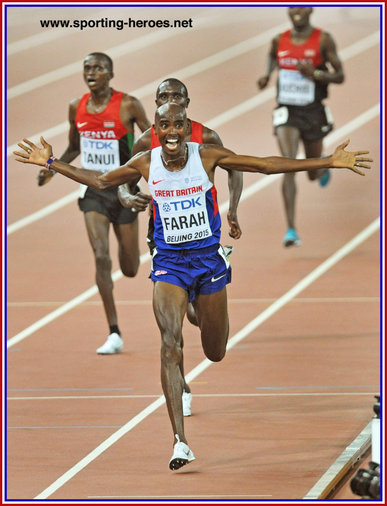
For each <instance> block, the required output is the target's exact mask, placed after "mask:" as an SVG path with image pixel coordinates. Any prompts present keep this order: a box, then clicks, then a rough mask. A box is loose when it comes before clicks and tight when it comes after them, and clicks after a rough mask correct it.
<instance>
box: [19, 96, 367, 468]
mask: <svg viewBox="0 0 387 506" xmlns="http://www.w3.org/2000/svg"><path fill="white" fill-rule="evenodd" d="M155 127H156V133H157V135H158V137H159V140H160V144H161V151H159V153H158V154H159V159H157V158H156V160H153V161H152V156H153V154H152V151H150V150H149V151H145V152H141V153H139V154H138V155H136V156H134V157H133V158H132V159H131V160H129V162H127V164H125V165H124V166H122V167H120V168H118V169H116V170H113V171H110V172H108V173H107V174H103V175H101V174H100V173H99V172H98V171H91V170H85V169H79V168H77V167H73V166H71V165H69V164H67V163H63V162H61V161H57V160H56V159H55V157H53V156H52V147H51V146H50V145H49V144H47V143H46V141H45V140H44V139H43V138H41V142H42V145H43V148H42V149H39V148H38V147H37V146H36V145H35V144H34V143H32V142H31V141H29V140H27V139H24V144H23V143H19V146H20V148H21V149H22V151H17V152H15V154H16V156H17V158H16V160H17V161H19V162H23V163H32V164H36V165H41V166H44V165H46V166H51V167H52V168H53V169H55V170H56V171H57V172H59V173H61V174H63V175H64V176H67V177H69V178H71V179H74V180H75V181H78V182H80V183H84V184H87V185H88V186H92V187H94V188H97V189H106V188H110V187H112V186H117V185H120V184H123V183H125V182H131V183H132V182H138V180H139V179H140V178H141V177H143V178H144V179H145V180H146V181H148V184H149V186H150V188H151V191H152V192H153V198H154V200H156V202H157V205H158V208H159V210H160V208H161V207H163V208H164V210H163V214H161V213H160V218H159V219H160V223H161V224H162V225H163V227H165V228H163V230H162V231H161V230H160V233H159V234H158V235H157V236H155V242H156V250H157V252H155V253H154V256H153V271H152V279H154V281H155V283H154V288H153V311H154V315H155V318H156V321H157V324H158V326H159V329H160V333H161V384H162V388H163V392H164V395H165V399H166V404H167V409H168V414H169V418H170V421H171V425H172V431H173V435H174V439H173V455H172V458H171V459H170V461H169V467H170V469H172V470H174V469H179V468H180V467H181V466H183V465H185V464H187V463H189V462H192V461H193V460H194V459H195V457H194V455H193V452H192V450H191V449H190V447H189V446H188V442H187V439H186V437H185V432H184V417H183V411H182V392H183V385H184V380H183V377H182V374H181V370H180V367H179V364H180V362H181V359H182V349H181V339H182V325H183V320H184V315H185V313H186V311H187V305H188V301H189V300H191V299H192V300H193V304H194V307H195V312H196V315H197V317H198V322H199V327H200V334H201V341H202V347H203V351H204V353H205V355H206V357H207V358H208V359H209V360H212V361H213V362H219V361H220V360H222V358H223V357H224V355H225V353H226V345H227V339H228V334H229V322H228V311H227V292H226V286H225V285H226V284H227V283H228V282H229V278H230V269H229V266H227V263H226V261H225V259H224V258H223V256H222V250H221V248H220V246H219V243H217V242H216V241H217V240H218V237H219V236H218V234H219V228H218V225H217V222H216V220H217V218H216V214H219V213H218V212H216V211H215V207H213V210H214V213H215V221H214V217H213V216H211V212H209V209H211V206H210V207H208V205H207V204H208V200H207V196H208V195H209V193H213V192H214V187H213V186H211V185H213V183H214V176H215V168H216V167H217V166H220V167H222V168H223V167H224V168H227V169H229V170H239V171H241V170H242V171H249V172H259V173H263V174H278V173H291V172H299V171H309V170H315V169H320V168H322V169H324V168H328V167H331V168H338V169H339V168H349V169H351V170H352V171H354V172H356V173H358V174H360V175H364V173H363V172H362V171H361V170H360V169H361V168H363V167H364V168H370V165H369V162H371V161H372V159H370V158H368V157H365V156H363V155H365V154H367V153H368V151H357V152H353V153H351V152H348V151H345V150H344V148H345V147H346V146H347V145H348V143H349V140H348V141H346V142H344V143H343V144H342V145H341V146H339V147H338V148H336V150H335V152H334V153H333V154H332V155H330V156H328V157H326V158H309V159H305V160H297V159H293V158H283V157H278V156H272V157H265V158H258V157H255V156H244V155H236V154H235V153H233V152H232V151H230V150H229V149H226V148H224V147H222V146H214V145H211V144H204V145H199V146H198V145H196V144H191V145H189V144H188V146H187V143H186V142H185V137H186V133H187V128H188V122H187V117H186V112H185V108H184V107H182V106H179V105H177V104H165V105H162V106H161V107H159V108H158V109H157V112H156V117H155ZM155 157H157V153H156V154H155ZM160 160H161V162H162V165H163V166H160ZM192 161H193V163H194V165H195V167H194V168H193V170H192V172H191V168H190V166H191V164H192ZM152 162H154V163H156V164H157V165H156V167H155V166H154V165H153V167H151V166H152ZM187 165H188V171H187V173H186V168H187ZM155 171H156V172H155ZM203 172H205V173H206V174H207V176H208V181H209V182H207V180H206V178H205V175H204V174H203ZM181 174H182V175H183V178H181V177H180V175H181ZM154 176H156V179H154ZM164 177H165V178H167V177H168V180H169V184H168V186H165V187H164V188H160V189H158V188H157V186H158V185H159V184H160V185H161V183H162V182H163V181H162V179H163V178H164ZM196 177H198V178H199V179H198V180H197V184H196V181H190V178H196ZM202 184H203V189H202V190H201V191H200V192H198V194H201V192H202V191H203V192H204V194H205V195H206V208H207V213H208V221H206V218H205V215H200V211H199V207H204V200H200V198H199V197H198V198H199V200H197V201H196V200H195V195H197V194H196V193H192V194H191V195H186V194H184V195H177V192H181V191H184V193H187V192H188V191H190V190H189V188H191V187H192V188H194V187H196V186H201V185H202ZM189 185H192V186H189ZM156 191H159V192H161V193H160V194H156ZM167 192H170V193H169V194H167ZM171 192H173V193H171ZM180 197H181V199H180V200H179V198H180ZM190 199H193V200H190ZM185 201H190V202H191V203H192V206H191V207H192V210H191V211H189V210H188V213H187V215H184V216H185V219H184V220H183V221H181V222H180V221H177V222H176V224H175V222H174V221H173V220H172V219H171V218H172V217H174V219H175V220H178V218H179V216H180V213H177V214H175V213H174V215H173V216H172V215H171V218H168V214H169V213H168V211H167V208H168V206H170V207H172V208H173V210H175V207H180V206H181V207H183V204H182V202H185ZM194 202H198V209H197V211H196V210H195V211H194V212H193V210H194V209H195V208H196V204H195V205H194V204H193V203H194ZM214 202H216V199H214V200H213V203H214ZM199 204H200V206H199ZM185 205H186V204H184V207H185ZM201 216H204V222H203V224H200V223H198V222H199V221H200V220H201ZM354 219H356V217H355V216H354ZM166 220H167V221H166ZM172 223H173V226H175V225H176V227H177V228H176V229H175V230H174V233H173V234H171V233H170V232H171V230H172V229H171V230H166V227H167V224H168V227H169V225H170V224H172ZM219 224H220V222H219ZM184 228H186V230H185V231H184V232H183V229H184ZM204 231H208V232H209V233H210V232H211V234H212V235H209V236H206V237H203V238H199V237H197V238H194V237H192V238H190V240H188V241H183V240H182V235H183V233H185V232H186V233H188V234H191V233H192V234H195V233H198V234H199V233H200V232H204ZM169 237H171V238H178V240H179V241H181V242H176V243H175V242H168V238H169ZM165 253H166V254H165ZM163 271H166V272H163Z"/></svg>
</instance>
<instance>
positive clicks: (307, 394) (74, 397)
mask: <svg viewBox="0 0 387 506" xmlns="http://www.w3.org/2000/svg"><path fill="white" fill-rule="evenodd" d="M348 395H349V396H353V395H368V396H369V395H375V392H298V393H270V394H256V393H254V394H219V393H218V394H195V399H196V398H197V397H227V398H228V397H327V396H333V397H336V396H339V397H340V396H348ZM159 397H160V396H159V395H61V396H49V397H7V401H67V400H85V399H87V400H90V399H92V400H94V399H155V398H159Z"/></svg>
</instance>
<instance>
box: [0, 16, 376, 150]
mask: <svg viewBox="0 0 387 506" xmlns="http://www.w3.org/2000/svg"><path fill="white" fill-rule="evenodd" d="M286 26H288V25H287V24H285V23H284V24H281V25H278V26H277V27H275V28H271V29H270V30H267V31H266V32H263V33H262V34H260V35H256V36H254V37H251V38H250V39H247V40H245V41H242V42H239V43H237V44H235V45H234V46H230V47H229V48H227V49H223V50H222V51H219V52H218V53H215V54H213V55H211V56H208V57H207V58H204V59H202V60H199V61H198V62H195V63H192V64H190V65H188V66H186V67H183V68H182V69H179V70H176V71H175V72H170V73H169V74H168V75H164V76H161V77H159V78H157V79H155V80H154V81H152V82H150V83H148V84H146V85H144V86H141V87H140V88H137V89H136V90H133V91H131V92H130V93H131V95H134V96H136V97H137V98H144V97H145V96H147V95H150V94H152V93H154V91H155V89H156V88H157V86H158V85H159V84H160V83H161V82H162V81H163V80H164V79H166V78H167V77H169V76H170V75H174V76H175V77H177V78H178V79H181V80H184V79H187V78H188V77H192V76H193V75H196V74H197V73H198V72H204V71H206V70H208V69H210V68H212V67H215V66H216V65H219V64H221V63H225V62H226V61H228V60H229V59H232V58H236V57H238V56H240V55H241V54H244V53H245V52H248V51H250V50H252V49H254V44H255V47H260V46H262V45H264V44H267V40H269V39H265V38H264V37H270V38H272V37H273V36H275V35H276V34H277V33H279V32H280V31H281V30H282V29H283V28H285V27H286ZM379 42H380V32H379V31H376V32H374V33H372V34H370V35H368V36H367V37H364V39H361V40H360V41H357V42H355V43H354V44H351V45H350V46H348V47H347V48H344V49H343V50H342V51H339V54H340V56H341V58H342V60H343V61H345V60H347V59H349V58H352V57H354V56H357V55H358V54H360V53H361V52H362V51H365V50H368V49H370V48H371V47H373V46H375V45H376V44H377V43H379ZM82 63H83V62H82ZM77 65H81V64H79V63H78V64H77ZM80 68H82V66H80V67H78V71H79V69H80ZM269 89H272V92H271V93H270V94H269V96H268V98H267V100H269V99H270V98H272V97H274V95H272V93H275V86H273V87H271V88H269ZM27 91H29V90H27ZM267 91H268V90H264V91H263V92H260V93H259V95H258V96H260V95H262V94H264V93H265V92H267ZM253 98H255V96H254V97H253ZM207 123H208V122H206V124H207ZM207 126H210V125H209V124H208V125H207ZM210 128H214V127H211V126H210ZM67 130H68V121H63V122H62V123H59V124H58V125H55V126H54V127H51V128H49V129H47V130H44V131H43V132H39V133H37V134H31V135H28V136H27V137H28V138H29V139H30V140H32V141H33V142H38V141H39V139H40V137H41V136H43V137H44V138H50V137H53V136H56V135H60V134H62V133H65V132H67ZM15 149H18V145H17V144H16V143H15V144H12V145H10V146H8V147H7V157H8V156H11V155H12V153H13V151H15Z"/></svg>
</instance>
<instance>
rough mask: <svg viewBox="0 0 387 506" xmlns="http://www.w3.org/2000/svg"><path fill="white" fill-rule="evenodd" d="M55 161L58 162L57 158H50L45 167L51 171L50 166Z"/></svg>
mask: <svg viewBox="0 0 387 506" xmlns="http://www.w3.org/2000/svg"><path fill="white" fill-rule="evenodd" d="M54 160H56V156H50V158H49V159H48V160H47V162H46V165H45V167H46V169H50V165H51V164H52V162H53V161H54Z"/></svg>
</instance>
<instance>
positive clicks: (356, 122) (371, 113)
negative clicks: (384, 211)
mask: <svg viewBox="0 0 387 506" xmlns="http://www.w3.org/2000/svg"><path fill="white" fill-rule="evenodd" d="M379 114H380V106H379V104H377V105H375V106H373V107H371V108H370V109H368V111H366V112H364V113H363V114H361V115H360V116H358V117H357V118H355V119H353V120H352V121H350V122H348V123H347V124H345V125H343V126H342V127H341V128H338V129H337V130H336V131H335V132H333V133H331V134H329V135H328V136H327V137H326V142H325V145H326V146H329V145H331V144H333V143H336V142H337V141H338V139H340V138H343V137H346V136H347V135H348V133H350V132H351V131H353V130H355V129H357V128H360V127H361V126H362V125H364V124H365V123H367V122H368V121H371V120H372V119H373V118H375V117H377V116H378V115H379ZM280 178H281V174H275V175H272V176H267V177H261V178H260V179H259V180H258V181H257V182H256V183H253V184H252V185H250V186H248V187H247V188H245V189H244V190H243V192H242V195H241V198H240V201H239V202H240V203H241V202H243V201H244V200H246V199H247V198H249V197H251V196H252V195H254V194H255V193H256V192H258V191H260V190H262V189H263V188H265V187H266V186H269V185H270V184H272V183H274V182H275V181H277V180H278V179H280ZM228 207H229V201H228V200H227V201H226V202H223V203H222V204H221V205H220V206H219V212H220V214H221V215H222V214H224V212H226V211H227V209H228ZM150 258H151V257H150V255H149V253H144V254H143V255H141V257H140V264H141V265H142V264H144V263H145V262H147V261H148V260H150ZM122 277H123V274H122V272H121V271H120V270H117V271H115V272H114V273H113V274H112V279H113V281H117V280H118V279H120V278H122ZM97 293H98V289H97V286H96V285H93V286H92V287H91V288H89V289H88V290H86V291H85V292H83V293H81V294H80V295H78V296H77V297H75V298H74V299H71V300H70V301H69V302H67V303H66V304H64V305H63V306H61V307H59V308H57V309H56V310H54V311H52V312H51V313H49V314H48V315H46V316H44V317H43V318H41V319H40V320H38V321H36V322H35V323H33V324H32V325H30V326H29V327H27V328H26V329H24V330H22V331H21V332H19V333H18V334H16V335H15V336H13V337H11V338H9V339H8V340H7V349H9V348H11V347H12V346H14V345H15V344H17V343H19V342H21V341H23V340H24V339H25V338H26V337H28V336H30V335H31V334H33V333H34V332H36V331H37V330H39V329H40V328H42V327H43V326H45V325H47V324H48V323H51V322H52V321H53V320H55V319H56V318H58V317H59V316H61V315H63V314H65V313H67V312H68V311H70V310H71V309H73V308H74V307H76V306H78V305H79V304H82V303H83V302H84V301H85V300H87V299H89V298H90V297H93V296H94V295H96V294H97Z"/></svg>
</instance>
